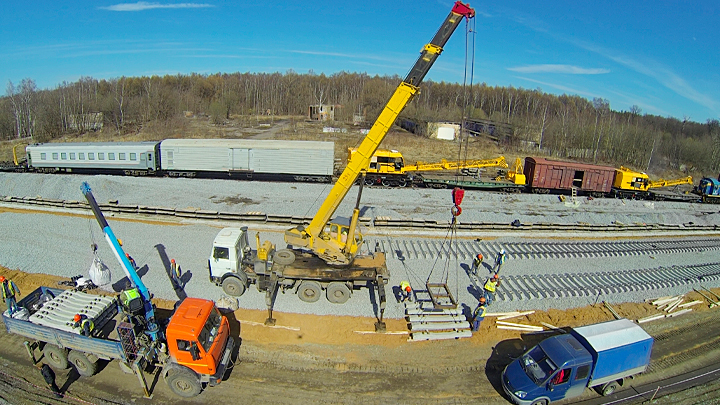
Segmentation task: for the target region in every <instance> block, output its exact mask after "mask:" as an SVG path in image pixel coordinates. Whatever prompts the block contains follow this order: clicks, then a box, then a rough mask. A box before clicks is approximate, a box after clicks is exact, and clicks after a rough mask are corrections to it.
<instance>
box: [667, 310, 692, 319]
mask: <svg viewBox="0 0 720 405" xmlns="http://www.w3.org/2000/svg"><path fill="white" fill-rule="evenodd" d="M690 311H692V308H686V309H681V310H680V311H677V312H673V313H672V314H668V316H669V317H673V316H678V315H682V314H687V313H688V312H690Z"/></svg>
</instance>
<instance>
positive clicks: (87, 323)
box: [73, 314, 95, 336]
mask: <svg viewBox="0 0 720 405" xmlns="http://www.w3.org/2000/svg"><path fill="white" fill-rule="evenodd" d="M73 322H74V323H73V328H75V329H80V334H81V335H83V336H90V333H92V331H93V329H95V324H94V323H93V321H92V320H91V319H90V318H88V317H87V315H85V314H82V315H81V314H75V317H74V318H73Z"/></svg>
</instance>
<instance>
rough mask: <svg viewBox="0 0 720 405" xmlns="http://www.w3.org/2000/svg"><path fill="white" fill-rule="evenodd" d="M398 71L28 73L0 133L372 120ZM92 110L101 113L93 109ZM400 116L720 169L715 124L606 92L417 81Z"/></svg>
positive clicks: (543, 147)
mask: <svg viewBox="0 0 720 405" xmlns="http://www.w3.org/2000/svg"><path fill="white" fill-rule="evenodd" d="M400 80H401V78H400V77H398V76H394V77H387V76H385V77H380V76H368V75H366V74H358V73H346V72H341V73H337V74H333V75H331V76H325V75H316V74H313V73H312V72H311V73H308V74H297V73H295V72H292V71H289V72H286V73H285V74H281V73H273V74H264V73H233V74H214V75H198V74H191V75H174V76H163V77H159V76H152V77H120V78H116V79H111V80H96V79H93V78H90V77H83V78H81V79H80V80H78V81H77V82H73V83H67V82H64V83H62V84H60V85H59V86H57V87H56V88H55V89H52V90H38V89H37V88H36V85H35V83H34V81H33V80H32V79H24V80H22V81H21V82H20V83H19V84H17V85H15V84H13V83H11V82H9V83H8V85H7V89H6V95H5V97H2V98H0V139H3V140H12V139H23V138H29V139H31V140H32V141H33V142H45V141H48V140H51V139H54V138H57V137H60V136H63V135H65V134H68V133H77V132H80V133H82V132H85V131H87V130H90V129H93V128H95V126H96V123H94V122H92V120H88V119H86V118H85V117H88V116H93V114H94V113H98V112H100V113H102V120H103V122H102V124H103V127H104V129H103V130H104V131H108V130H109V131H114V132H116V133H118V134H123V133H127V132H130V131H137V130H138V128H140V127H142V126H145V125H147V124H151V123H154V124H164V125H172V123H173V121H174V120H178V119H182V117H183V114H184V112H185V111H193V112H195V113H205V114H207V115H209V116H210V117H211V120H212V122H214V123H216V124H222V123H223V122H225V120H228V119H230V117H231V116H235V115H238V116H248V115H255V114H267V113H270V114H273V115H305V114H307V111H308V106H309V105H311V104H335V105H341V106H342V108H339V109H337V110H336V112H335V119H336V120H338V121H345V122H349V121H351V120H352V117H353V114H357V113H360V114H363V115H364V116H365V117H367V119H368V120H369V121H372V120H374V118H375V117H377V115H378V114H379V113H380V111H381V110H382V108H383V107H384V105H385V103H386V102H387V100H388V99H389V97H390V95H391V94H392V93H393V91H394V90H395V88H396V87H397V85H398V83H399V82H400ZM94 115H95V116H100V115H99V114H94ZM403 116H404V117H406V118H409V119H412V120H416V121H436V120H438V121H458V122H459V121H460V120H461V119H462V117H463V116H467V117H470V118H479V119H489V120H493V121H496V122H503V123H509V124H511V125H512V127H513V128H514V130H513V134H512V135H511V136H510V137H509V138H507V139H503V140H502V142H503V143H505V145H503V147H504V148H505V149H509V150H513V151H518V152H526V153H528V154H545V155H549V156H554V157H561V158H573V159H577V160H583V161H586V162H591V163H605V164H612V165H626V166H630V167H633V168H635V169H641V170H647V169H650V170H653V169H654V170H665V169H681V168H683V167H686V168H687V170H689V171H693V172H697V171H700V172H704V173H707V174H710V173H715V174H716V173H717V172H718V170H720V122H719V121H718V120H708V122H706V123H697V122H692V121H688V120H683V121H680V120H678V119H675V118H664V117H659V116H654V115H647V114H642V111H641V110H640V108H638V107H636V106H634V107H633V108H631V110H630V111H613V110H612V109H611V108H610V104H609V102H608V101H607V100H604V99H598V98H596V99H593V100H587V99H584V98H581V97H578V96H568V95H562V96H554V95H550V94H547V93H543V92H542V91H541V90H540V89H537V90H530V89H522V88H514V87H491V86H487V85H485V84H484V83H483V84H480V85H473V86H462V85H459V84H453V83H444V82H441V83H436V82H431V81H428V82H425V83H423V85H422V86H421V92H420V94H419V95H418V96H416V98H415V99H414V100H413V102H412V103H410V105H409V106H408V107H407V108H406V110H405V111H404V113H403Z"/></svg>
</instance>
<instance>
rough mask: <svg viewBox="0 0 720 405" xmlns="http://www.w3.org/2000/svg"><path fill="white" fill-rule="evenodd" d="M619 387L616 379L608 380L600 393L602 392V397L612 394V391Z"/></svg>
mask: <svg viewBox="0 0 720 405" xmlns="http://www.w3.org/2000/svg"><path fill="white" fill-rule="evenodd" d="M619 387H620V386H619V385H618V383H617V381H610V382H609V383H607V384H605V385H603V386H602V392H601V393H600V394H602V396H604V397H606V396H608V395H612V394H613V393H615V391H617V389H618V388H619Z"/></svg>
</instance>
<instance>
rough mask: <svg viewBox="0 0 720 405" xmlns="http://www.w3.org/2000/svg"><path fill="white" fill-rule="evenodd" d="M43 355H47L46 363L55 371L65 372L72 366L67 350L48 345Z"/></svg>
mask: <svg viewBox="0 0 720 405" xmlns="http://www.w3.org/2000/svg"><path fill="white" fill-rule="evenodd" d="M43 354H44V355H45V361H46V362H47V363H48V364H49V365H51V366H52V368H54V369H57V370H65V369H66V368H68V367H69V366H70V363H68V354H67V350H66V349H61V348H59V347H57V346H55V345H51V344H49V343H48V344H46V345H45V348H44V349H43Z"/></svg>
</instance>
